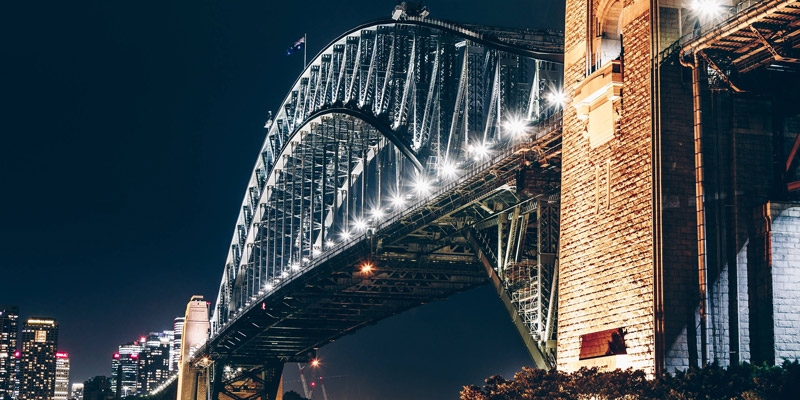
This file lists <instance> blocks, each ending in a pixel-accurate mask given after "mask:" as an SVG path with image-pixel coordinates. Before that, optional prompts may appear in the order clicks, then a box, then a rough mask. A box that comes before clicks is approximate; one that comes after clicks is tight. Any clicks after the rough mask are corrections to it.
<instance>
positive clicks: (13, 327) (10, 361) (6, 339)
mask: <svg viewBox="0 0 800 400" xmlns="http://www.w3.org/2000/svg"><path fill="white" fill-rule="evenodd" d="M18 318H19V310H18V309H17V306H6V305H0V399H9V398H11V396H12V393H13V392H14V384H15V380H16V379H15V376H16V374H15V373H14V370H15V365H14V364H15V363H16V358H15V356H14V353H15V352H16V350H17V332H18V331H19V325H18V322H17V319H18Z"/></svg>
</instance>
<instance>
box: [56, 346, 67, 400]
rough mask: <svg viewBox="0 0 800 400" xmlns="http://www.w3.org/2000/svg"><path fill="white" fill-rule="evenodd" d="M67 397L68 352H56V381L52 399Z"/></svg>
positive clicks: (64, 399)
mask: <svg viewBox="0 0 800 400" xmlns="http://www.w3.org/2000/svg"><path fill="white" fill-rule="evenodd" d="M67 399H69V354H67V353H62V352H57V353H56V383H55V388H54V390H53V400H67Z"/></svg>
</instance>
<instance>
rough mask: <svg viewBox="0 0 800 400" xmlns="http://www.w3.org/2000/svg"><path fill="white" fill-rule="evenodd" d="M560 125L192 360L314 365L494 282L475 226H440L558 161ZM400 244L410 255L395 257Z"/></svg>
mask: <svg viewBox="0 0 800 400" xmlns="http://www.w3.org/2000/svg"><path fill="white" fill-rule="evenodd" d="M560 128H561V119H560V115H558V116H556V117H554V118H552V119H550V120H548V121H545V122H544V123H542V124H540V125H539V126H537V127H536V129H534V131H535V132H534V133H533V134H532V135H531V137H530V139H528V140H524V141H519V142H516V143H508V144H507V145H504V146H503V147H501V148H498V149H496V151H495V154H494V155H493V157H491V158H490V159H489V160H487V161H486V162H484V163H482V164H480V165H477V166H476V167H475V168H474V169H472V170H470V171H469V172H468V173H467V174H465V175H463V176H461V177H460V178H459V179H458V180H457V181H455V182H453V183H451V184H449V185H447V186H445V187H442V188H440V189H439V191H438V192H437V194H436V195H434V196H432V197H430V198H429V199H427V200H425V201H420V202H418V203H416V204H414V205H412V206H410V207H408V209H407V211H406V212H404V213H401V214H399V215H397V216H395V217H393V218H391V219H389V220H386V221H384V222H382V223H381V224H380V225H379V226H377V227H376V228H375V230H374V231H368V232H367V233H364V234H362V235H361V236H358V237H354V238H353V239H352V240H351V241H350V242H348V243H346V244H344V245H343V246H341V247H340V248H338V249H337V250H335V251H332V252H330V253H329V254H327V255H325V256H324V257H321V258H319V259H316V260H314V262H313V263H312V264H310V265H309V266H308V267H306V268H304V269H303V271H302V272H301V273H299V275H297V276H296V277H294V278H293V279H290V280H286V281H283V282H282V283H281V285H280V286H278V287H276V288H275V289H274V290H273V291H272V292H270V293H268V294H267V295H264V296H262V297H261V298H259V299H257V300H256V301H253V302H251V304H249V306H247V308H246V309H244V310H242V312H240V313H238V315H237V316H236V317H235V319H234V320H232V321H230V322H229V323H228V324H227V325H226V327H225V328H224V329H223V330H222V331H220V332H219V333H218V334H217V335H215V336H213V337H212V338H211V339H210V340H209V341H208V342H207V343H206V345H205V346H203V347H202V348H201V349H199V350H198V351H197V352H196V353H195V357H194V359H195V360H199V359H201V358H202V357H209V358H211V359H214V360H217V359H225V360H227V361H228V362H234V363H236V364H237V365H249V364H252V365H256V364H258V363H261V362H263V360H264V359H267V358H271V359H280V360H283V361H292V360H298V361H303V360H307V359H308V356H307V354H308V353H309V352H311V351H313V350H314V349H316V348H319V347H321V346H323V345H324V344H326V343H329V342H331V341H333V340H335V339H336V338H338V337H341V336H343V335H345V334H348V333H351V332H353V331H355V330H356V329H358V328H360V327H362V326H364V325H367V324H370V323H373V322H376V321H378V320H380V319H383V318H386V317H388V316H391V315H394V314H397V313H400V312H402V311H404V310H407V309H410V308H413V307H416V306H418V305H421V304H424V303H426V302H428V301H432V300H438V299H444V298H446V297H448V296H450V295H452V294H455V293H458V292H461V291H464V290H467V289H469V288H472V287H475V286H477V285H480V284H483V283H486V282H487V280H488V276H487V273H486V271H485V269H484V267H483V265H482V264H481V263H480V262H479V260H478V259H477V257H476V256H475V255H474V254H473V253H472V251H471V250H470V248H469V246H468V245H467V243H466V241H465V239H464V238H463V236H462V235H460V234H459V233H460V232H461V231H463V229H465V228H467V226H466V225H463V224H458V223H453V221H452V220H447V221H446V222H445V223H440V224H438V225H437V221H440V222H441V221H442V220H443V219H447V217H449V216H452V215H455V214H457V213H458V212H459V211H462V210H464V209H465V208H467V207H469V206H470V205H472V204H474V203H476V201H479V200H481V199H482V198H485V197H487V196H489V195H490V194H492V193H493V192H496V191H497V190H498V189H499V188H502V187H509V186H513V185H514V184H515V179H516V176H517V172H518V171H519V170H520V169H521V168H523V167H524V166H525V165H526V162H527V163H529V162H530V161H532V160H537V159H541V158H543V157H559V154H560V132H561V130H560ZM473 223H474V222H473ZM431 226H437V228H436V229H435V230H436V232H435V233H434V235H435V236H436V237H435V240H432V239H431V236H430V233H429V232H427V233H426V232H424V230H425V229H428V228H430V227H431ZM415 237H416V238H417V240H416V241H415V243H413V246H416V247H415V249H416V250H418V252H417V253H410V252H409V251H408V248H407V246H409V245H410V244H409V241H414V239H409V238H415ZM397 246H405V247H406V248H405V249H404V251H398V252H395V251H393V249H395V248H396V247H397ZM409 254H410V255H409ZM365 262H370V263H373V264H374V268H373V269H372V271H370V272H368V273H365V272H361V265H362V264H363V263H365Z"/></svg>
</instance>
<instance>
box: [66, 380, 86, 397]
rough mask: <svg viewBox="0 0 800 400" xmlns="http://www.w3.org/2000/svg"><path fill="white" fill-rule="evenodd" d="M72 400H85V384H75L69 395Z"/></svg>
mask: <svg viewBox="0 0 800 400" xmlns="http://www.w3.org/2000/svg"><path fill="white" fill-rule="evenodd" d="M69 398H70V400H83V384H82V383H73V384H72V391H70V394H69Z"/></svg>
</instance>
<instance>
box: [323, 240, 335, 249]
mask: <svg viewBox="0 0 800 400" xmlns="http://www.w3.org/2000/svg"><path fill="white" fill-rule="evenodd" d="M334 245H336V243H334V241H333V240H330V239H328V240H326V241H325V247H326V248H331V247H333V246H334Z"/></svg>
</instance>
